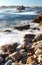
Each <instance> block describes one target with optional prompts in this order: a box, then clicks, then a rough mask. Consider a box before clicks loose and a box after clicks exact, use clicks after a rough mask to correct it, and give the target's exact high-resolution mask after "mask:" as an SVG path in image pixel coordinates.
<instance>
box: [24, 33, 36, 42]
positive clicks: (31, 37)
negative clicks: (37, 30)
mask: <svg viewBox="0 0 42 65" xmlns="http://www.w3.org/2000/svg"><path fill="white" fill-rule="evenodd" d="M34 38H35V34H26V35H25V36H24V39H25V41H27V42H32V40H33V39H34Z"/></svg>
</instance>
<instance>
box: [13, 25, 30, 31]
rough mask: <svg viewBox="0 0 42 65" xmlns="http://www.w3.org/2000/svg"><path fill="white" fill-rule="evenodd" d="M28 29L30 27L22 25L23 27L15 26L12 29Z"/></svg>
mask: <svg viewBox="0 0 42 65" xmlns="http://www.w3.org/2000/svg"><path fill="white" fill-rule="evenodd" d="M29 28H30V25H23V26H16V27H14V29H17V30H20V31H22V30H25V29H29Z"/></svg>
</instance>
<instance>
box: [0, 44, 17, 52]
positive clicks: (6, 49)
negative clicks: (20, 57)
mask: <svg viewBox="0 0 42 65" xmlns="http://www.w3.org/2000/svg"><path fill="white" fill-rule="evenodd" d="M17 46H18V44H17V43H14V44H12V45H8V44H7V45H4V46H2V47H1V50H3V51H4V52H8V53H9V52H10V53H13V52H14V51H16V48H17Z"/></svg>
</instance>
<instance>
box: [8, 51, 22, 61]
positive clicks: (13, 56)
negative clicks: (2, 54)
mask: <svg viewBox="0 0 42 65" xmlns="http://www.w3.org/2000/svg"><path fill="white" fill-rule="evenodd" d="M9 57H10V58H12V59H13V60H14V61H19V60H20V59H21V57H22V55H21V54H20V53H19V52H14V53H12V54H10V55H9Z"/></svg>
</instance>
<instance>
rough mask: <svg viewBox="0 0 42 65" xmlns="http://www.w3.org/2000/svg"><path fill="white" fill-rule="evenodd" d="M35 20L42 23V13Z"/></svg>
mask: <svg viewBox="0 0 42 65" xmlns="http://www.w3.org/2000/svg"><path fill="white" fill-rule="evenodd" d="M33 22H35V23H39V24H41V23H42V13H39V14H38V16H37V17H36V18H35V19H34V20H33ZM41 25H42V24H41Z"/></svg>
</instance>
